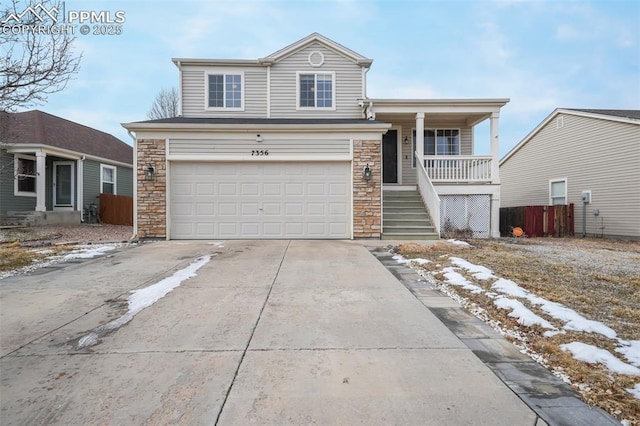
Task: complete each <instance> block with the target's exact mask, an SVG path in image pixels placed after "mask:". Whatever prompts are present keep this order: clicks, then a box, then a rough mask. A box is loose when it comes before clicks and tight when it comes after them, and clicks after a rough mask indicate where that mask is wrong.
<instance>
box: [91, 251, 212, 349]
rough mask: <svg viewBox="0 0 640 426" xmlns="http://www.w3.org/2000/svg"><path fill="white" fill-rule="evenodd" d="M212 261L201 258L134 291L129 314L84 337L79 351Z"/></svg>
mask: <svg viewBox="0 0 640 426" xmlns="http://www.w3.org/2000/svg"><path fill="white" fill-rule="evenodd" d="M210 260H211V256H203V257H200V258H198V259H196V261H195V262H193V263H191V264H190V265H189V266H187V267H186V268H184V269H180V270H179V271H176V272H175V273H174V274H173V275H171V276H170V277H167V278H165V279H163V280H161V281H159V282H157V283H155V284H152V285H150V286H148V287H145V288H142V289H140V290H135V291H132V292H131V296H129V298H128V299H127V304H128V308H129V309H128V311H127V313H126V314H124V315H123V316H121V317H120V318H117V319H115V320H113V321H111V322H110V323H108V324H105V325H102V326H100V327H97V328H95V329H93V330H92V331H91V332H90V333H89V334H87V335H86V336H84V337H82V338H81V339H80V340H79V341H78V349H82V348H86V347H89V346H93V345H95V344H97V343H98V338H99V337H100V334H101V333H105V332H108V331H112V330H115V329H117V328H119V327H122V326H123V325H124V324H126V323H128V322H129V321H131V320H132V319H133V317H134V316H135V315H136V314H138V313H139V312H140V311H142V310H143V309H145V308H148V307H149V306H151V305H153V304H154V303H156V302H157V301H158V300H160V299H162V298H163V297H164V296H166V295H167V294H168V293H169V292H171V291H172V290H173V289H175V288H176V287H178V286H180V284H182V282H183V281H185V280H188V279H189V278H192V277H195V276H196V275H198V274H197V273H196V272H197V271H198V269H200V268H201V267H203V266H204V265H206V264H207V263H208V262H209V261H210Z"/></svg>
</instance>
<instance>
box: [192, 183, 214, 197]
mask: <svg viewBox="0 0 640 426" xmlns="http://www.w3.org/2000/svg"><path fill="white" fill-rule="evenodd" d="M195 186H196V195H213V194H214V187H215V185H214V184H213V183H197V184H196V185H195Z"/></svg>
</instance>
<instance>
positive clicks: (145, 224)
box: [136, 139, 167, 238]
mask: <svg viewBox="0 0 640 426" xmlns="http://www.w3.org/2000/svg"><path fill="white" fill-rule="evenodd" d="M165 143H166V141H165V140H164V139H139V140H138V141H137V153H138V169H137V170H136V175H137V183H136V185H138V196H137V207H138V238H165V237H166V236H167V221H166V219H167V169H166V164H167V162H166V157H165ZM150 164H151V165H153V166H154V167H155V169H156V173H155V179H154V180H152V181H149V180H147V176H146V171H147V166H148V165H150Z"/></svg>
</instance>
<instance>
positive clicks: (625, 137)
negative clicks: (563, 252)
mask: <svg viewBox="0 0 640 426" xmlns="http://www.w3.org/2000/svg"><path fill="white" fill-rule="evenodd" d="M559 117H562V119H563V126H562V128H557V124H556V118H554V119H552V120H551V121H549V123H547V125H546V126H544V127H543V128H542V129H541V130H540V131H539V132H538V133H537V134H536V135H534V136H533V137H532V139H530V140H529V141H528V142H527V143H526V144H524V145H523V146H522V147H521V148H520V149H519V150H518V151H517V152H516V153H514V154H513V155H512V156H511V157H510V158H509V159H508V160H507V161H506V162H505V163H503V164H502V166H501V167H500V177H501V182H502V203H501V204H502V207H515V206H523V205H544V204H548V203H549V180H550V179H559V178H565V177H566V178H567V198H568V200H567V201H568V202H569V203H574V204H575V231H576V234H581V233H582V229H583V228H582V207H583V206H582V199H581V194H582V191H583V190H591V196H592V203H591V204H589V205H588V206H587V233H588V234H601V233H602V232H604V235H610V236H628V237H640V214H639V212H640V167H639V164H640V126H639V125H634V124H629V123H620V122H615V121H609V120H602V119H596V118H588V117H581V116H575V115H571V114H560V115H559ZM596 209H597V210H599V213H600V214H599V215H598V216H595V215H594V214H593V212H594V210H596ZM603 224H604V230H602V229H601V226H602V225H603Z"/></svg>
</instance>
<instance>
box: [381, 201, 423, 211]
mask: <svg viewBox="0 0 640 426" xmlns="http://www.w3.org/2000/svg"><path fill="white" fill-rule="evenodd" d="M383 206H384V208H387V209H388V208H394V207H395V208H401V207H402V208H405V207H413V208H420V209H423V210H424V204H422V201H411V202H405V201H385V202H384V203H383Z"/></svg>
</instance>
